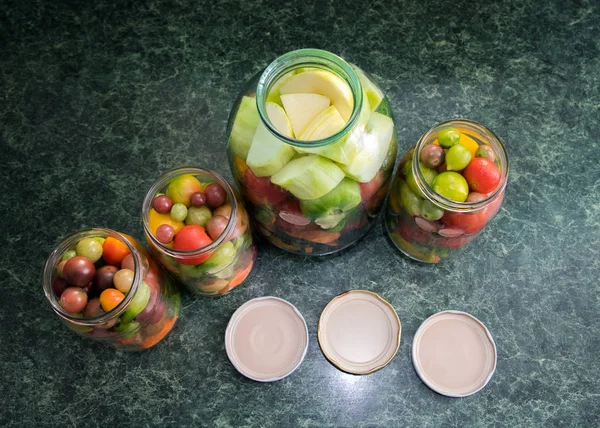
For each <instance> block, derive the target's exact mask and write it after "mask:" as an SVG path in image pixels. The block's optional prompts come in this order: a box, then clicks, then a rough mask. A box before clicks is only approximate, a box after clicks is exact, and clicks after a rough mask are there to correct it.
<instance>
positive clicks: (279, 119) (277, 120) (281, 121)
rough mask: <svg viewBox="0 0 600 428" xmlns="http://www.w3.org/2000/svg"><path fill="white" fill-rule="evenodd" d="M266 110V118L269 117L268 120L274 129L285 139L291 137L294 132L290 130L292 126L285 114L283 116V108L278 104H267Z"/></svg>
mask: <svg viewBox="0 0 600 428" xmlns="http://www.w3.org/2000/svg"><path fill="white" fill-rule="evenodd" d="M266 108H267V116H269V120H270V121H271V123H272V124H273V125H274V126H275V128H276V129H277V130H278V131H279V132H280V133H282V134H283V135H285V136H286V137H293V136H294V131H293V130H292V124H291V123H290V119H289V118H288V117H287V114H285V110H284V109H283V107H281V106H280V105H279V104H275V103H270V102H268V103H267V104H266Z"/></svg>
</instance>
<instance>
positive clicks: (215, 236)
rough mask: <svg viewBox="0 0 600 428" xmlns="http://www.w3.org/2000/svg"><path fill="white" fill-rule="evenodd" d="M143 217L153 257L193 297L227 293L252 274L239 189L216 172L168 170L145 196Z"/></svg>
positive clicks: (249, 235)
mask: <svg viewBox="0 0 600 428" xmlns="http://www.w3.org/2000/svg"><path fill="white" fill-rule="evenodd" d="M161 203H162V205H161ZM142 219H143V225H144V233H145V236H146V240H147V242H148V246H149V248H150V251H151V253H152V254H153V255H154V257H156V259H157V260H158V261H159V262H160V263H161V264H162V265H163V266H164V267H165V269H167V270H168V271H169V272H170V273H171V274H172V275H173V276H174V277H175V278H176V279H177V280H178V281H179V282H180V283H181V284H182V285H183V286H184V287H185V288H186V289H187V290H188V291H190V292H191V293H193V294H197V295H203V296H221V295H224V294H227V293H229V292H230V291H231V290H232V289H233V288H235V287H237V286H238V285H239V284H241V283H242V282H244V280H245V279H246V278H247V276H248V275H249V273H250V271H251V270H252V266H253V264H254V260H255V259H256V247H255V245H254V242H253V240H252V233H251V230H250V226H249V219H248V214H247V212H246V210H245V208H244V205H243V203H242V202H241V199H240V197H239V195H238V193H237V191H236V190H235V189H234V188H233V187H232V186H231V185H230V184H229V183H228V182H227V181H226V180H225V179H224V178H223V177H222V176H221V175H219V174H218V173H216V172H214V171H208V170H204V169H201V168H192V167H189V168H179V169H175V170H173V171H170V172H167V173H166V174H164V175H163V176H161V177H160V178H159V179H158V180H157V181H156V182H155V183H154V184H153V185H152V187H151V188H150V190H149V191H148V193H147V194H146V198H145V200H144V205H143V210H142Z"/></svg>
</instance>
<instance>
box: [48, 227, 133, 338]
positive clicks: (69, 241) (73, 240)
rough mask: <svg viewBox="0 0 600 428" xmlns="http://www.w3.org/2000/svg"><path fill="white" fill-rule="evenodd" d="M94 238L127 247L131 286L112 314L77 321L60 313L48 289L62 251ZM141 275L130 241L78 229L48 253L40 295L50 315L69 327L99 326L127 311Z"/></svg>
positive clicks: (98, 230) (115, 234) (99, 230)
mask: <svg viewBox="0 0 600 428" xmlns="http://www.w3.org/2000/svg"><path fill="white" fill-rule="evenodd" d="M98 236H99V237H102V238H107V237H109V236H110V237H111V238H114V239H117V240H119V241H121V242H122V243H124V244H125V245H126V246H127V248H128V249H129V251H130V252H131V255H132V257H133V266H134V269H133V273H134V275H133V284H132V285H131V289H130V290H129V292H128V293H127V295H126V296H125V298H124V299H123V300H122V301H121V303H119V305H117V307H116V308H114V309H113V310H112V311H110V312H106V313H104V314H102V315H100V316H98V317H95V318H80V317H77V316H74V315H73V314H71V313H70V312H67V311H65V310H64V308H63V307H62V306H61V304H60V303H59V299H58V298H57V297H56V295H55V294H54V290H53V289H52V282H53V281H54V278H56V276H57V275H56V266H57V265H58V263H59V262H60V258H61V256H62V255H63V254H64V252H65V251H68V250H73V249H74V248H75V246H76V245H77V243H78V242H79V241H80V240H82V239H83V238H92V237H98ZM143 274H144V270H143V262H142V258H141V256H140V253H139V252H138V250H137V249H136V248H135V245H134V243H133V242H131V241H129V240H128V239H127V238H125V237H124V236H123V235H121V234H120V233H118V232H115V231H114V230H111V229H103V228H94V229H86V230H81V231H79V232H75V233H72V234H71V235H69V236H67V237H66V238H65V239H63V240H62V241H61V243H60V244H58V246H57V247H56V248H55V249H54V250H53V251H52V253H50V256H49V257H48V260H47V261H46V265H45V267H44V278H43V287H44V294H45V295H46V298H47V299H48V301H49V302H50V304H51V305H52V309H53V310H54V312H56V314H57V315H58V316H60V317H61V318H62V319H64V320H66V321H69V322H71V323H73V324H78V325H83V326H89V327H94V326H98V325H101V324H105V323H107V322H108V321H111V320H113V319H115V318H116V317H118V316H120V315H121V314H122V313H123V312H124V311H125V309H127V307H128V306H129V304H130V302H131V300H133V297H134V296H135V295H136V293H137V291H138V289H139V288H140V284H141V283H142V281H143V279H144V278H143V276H144V275H143Z"/></svg>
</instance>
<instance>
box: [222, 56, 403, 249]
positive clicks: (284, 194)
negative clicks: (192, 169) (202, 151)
mask: <svg viewBox="0 0 600 428" xmlns="http://www.w3.org/2000/svg"><path fill="white" fill-rule="evenodd" d="M299 76H302V78H300V77H299ZM302 79H304V80H302ZM290 82H293V83H290ZM286 85H287V86H286ZM303 85H304V86H303ZM290 87H294V89H293V90H292V89H289V88H290ZM286 88H288V89H287V91H284V89H286ZM284 92H286V93H285V94H284ZM291 92H299V93H311V95H312V96H314V98H315V100H317V101H318V100H322V99H323V96H326V101H325V104H324V107H322V108H325V109H326V111H328V109H327V108H326V106H327V105H328V102H329V101H330V102H331V105H332V106H334V107H336V109H337V110H338V111H339V113H340V116H345V117H343V119H344V120H345V122H344V125H343V126H342V127H341V128H338V129H339V130H338V131H337V132H335V133H333V134H332V135H329V136H326V137H324V138H321V137H316V138H317V139H315V135H314V134H313V135H312V137H313V138H304V137H305V136H306V134H307V132H308V131H304V132H303V133H302V134H301V135H300V137H298V136H297V135H296V133H298V134H300V132H296V131H295V130H294V131H292V128H291V127H290V128H289V132H285V133H284V132H281V130H280V129H278V126H276V125H275V124H274V122H273V121H272V118H271V117H270V113H269V108H270V107H272V108H274V109H275V110H279V111H280V112H284V109H285V112H284V113H280V114H281V115H285V114H286V113H287V114H289V118H290V119H292V116H291V113H290V110H289V109H288V108H289V107H290V106H289V105H287V104H286V103H285V101H283V100H284V98H283V95H290V93H291ZM340 93H342V94H346V95H347V96H346V98H343V95H340ZM296 95H298V94H296ZM327 97H329V98H327ZM340 98H342V99H343V101H340ZM346 101H347V102H346ZM315 102H316V101H315ZM273 104H277V105H278V106H274V105H273ZM342 104H343V105H342ZM313 109H317V106H316V104H314V103H313V104H305V105H303V106H302V110H301V111H300V113H299V115H300V116H302V115H306V114H308V113H310V112H311V111H312V110H313ZM317 110H318V109H317ZM317 117H320V116H317ZM315 121H317V119H315ZM290 123H291V126H293V127H294V128H296V126H295V123H294V122H293V121H291V122H290ZM311 126H312V123H311V124H310V125H308V129H311ZM228 135H229V139H228V144H227V153H228V157H229V163H230V167H231V170H232V172H233V176H234V178H235V180H236V182H237V184H238V186H239V188H240V189H242V194H243V196H244V198H245V200H246V201H248V207H249V210H250V213H251V217H252V219H253V221H254V223H255V225H256V230H258V231H259V232H260V233H261V234H262V235H263V236H264V237H265V238H266V239H267V240H268V241H270V242H271V243H272V244H274V245H275V246H277V247H279V248H282V249H284V250H287V251H290V252H292V253H297V254H305V255H325V254H330V253H335V252H337V251H340V250H342V249H344V248H346V247H348V246H350V245H352V244H354V243H355V242H357V241H358V240H359V239H360V238H361V237H362V236H364V235H365V234H366V233H367V231H368V230H369V229H370V227H371V226H373V224H374V223H375V220H376V219H377V216H378V215H379V213H380V211H381V208H382V204H383V200H384V199H385V196H386V194H387V190H388V186H389V183H390V182H391V178H392V171H393V169H394V164H395V160H396V153H397V143H396V142H397V140H396V129H395V126H394V119H393V115H392V111H391V108H390V104H389V102H388V99H387V98H386V97H385V95H384V94H383V92H382V91H381V89H380V88H379V87H378V86H377V85H376V84H375V83H373V81H372V80H371V78H370V77H369V76H368V75H367V74H366V73H364V72H363V71H362V70H361V69H359V68H358V67H356V66H355V65H352V64H349V63H347V62H346V61H344V60H343V59H342V58H340V57H338V56H336V55H334V54H331V53H329V52H325V51H322V50H317V49H302V50H297V51H293V52H289V53H287V54H285V55H283V56H281V57H279V58H277V59H276V60H275V61H273V62H272V63H271V64H270V65H269V66H268V67H267V68H266V69H265V70H264V71H263V72H262V73H260V74H258V75H256V76H255V77H254V78H253V79H251V80H250V82H248V84H247V85H246V86H245V88H244V89H243V91H242V93H241V95H240V97H239V98H238V100H237V102H236V103H235V105H234V106H233V109H232V112H231V115H230V119H229V125H228ZM257 165H260V166H257Z"/></svg>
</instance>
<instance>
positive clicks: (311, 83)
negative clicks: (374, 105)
mask: <svg viewBox="0 0 600 428" xmlns="http://www.w3.org/2000/svg"><path fill="white" fill-rule="evenodd" d="M280 92H281V94H282V95H286V94H299V93H303V94H320V95H324V96H326V97H327V98H329V99H330V100H331V103H332V104H333V105H334V106H336V108H337V109H338V111H339V112H340V114H341V115H342V117H343V118H344V120H345V121H348V119H350V116H351V115H352V109H353V108H354V96H353V95H352V90H351V89H350V86H349V85H348V83H346V82H345V81H344V79H342V78H341V77H339V76H337V75H336V74H333V73H332V72H330V71H325V70H312V69H311V70H308V71H304V72H302V73H298V74H295V75H293V76H291V77H290V78H289V79H287V80H286V81H285V83H284V84H283V85H281V88H280Z"/></svg>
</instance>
